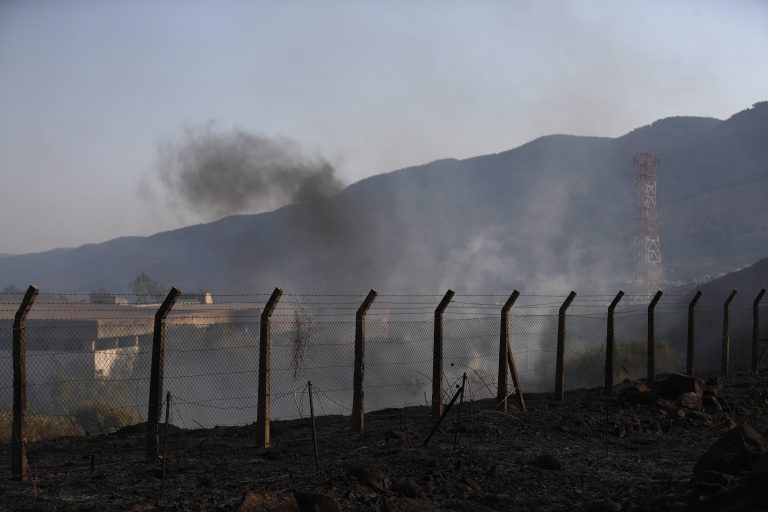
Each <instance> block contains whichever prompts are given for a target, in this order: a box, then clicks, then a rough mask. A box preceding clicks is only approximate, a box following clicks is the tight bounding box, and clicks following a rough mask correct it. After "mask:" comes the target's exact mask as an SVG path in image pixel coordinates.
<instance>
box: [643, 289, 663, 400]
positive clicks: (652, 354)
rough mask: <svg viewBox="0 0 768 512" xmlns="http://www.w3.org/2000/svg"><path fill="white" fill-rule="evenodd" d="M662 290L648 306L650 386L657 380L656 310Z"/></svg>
mask: <svg viewBox="0 0 768 512" xmlns="http://www.w3.org/2000/svg"><path fill="white" fill-rule="evenodd" d="M661 295H662V293H661V290H659V291H657V292H656V295H654V296H653V299H651V303H650V304H648V348H647V362H646V365H647V374H646V377H645V383H646V384H647V385H648V386H652V385H653V382H654V380H655V378H656V329H655V327H654V316H653V315H654V310H655V309H656V304H658V302H659V299H661Z"/></svg>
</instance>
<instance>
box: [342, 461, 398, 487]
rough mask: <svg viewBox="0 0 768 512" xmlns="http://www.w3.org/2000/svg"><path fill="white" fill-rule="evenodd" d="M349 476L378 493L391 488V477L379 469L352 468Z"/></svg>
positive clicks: (348, 472)
mask: <svg viewBox="0 0 768 512" xmlns="http://www.w3.org/2000/svg"><path fill="white" fill-rule="evenodd" d="M347 474H348V475H349V476H351V477H353V478H355V479H357V481H358V482H360V483H361V484H364V485H367V486H368V487H370V488H371V489H373V490H374V491H376V492H381V491H383V490H385V489H387V488H388V487H389V477H388V476H387V474H386V473H384V472H383V471H381V470H380V469H378V468H373V467H363V466H355V467H352V468H350V469H349V470H348V471H347Z"/></svg>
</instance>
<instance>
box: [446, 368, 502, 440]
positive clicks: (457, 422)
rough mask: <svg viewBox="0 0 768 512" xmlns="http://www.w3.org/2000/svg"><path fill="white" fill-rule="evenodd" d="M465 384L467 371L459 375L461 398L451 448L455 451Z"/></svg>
mask: <svg viewBox="0 0 768 512" xmlns="http://www.w3.org/2000/svg"><path fill="white" fill-rule="evenodd" d="M504 373H506V372H504ZM466 385H467V373H466V372H464V375H462V376H461V398H459V409H458V412H457V414H456V430H454V432H453V450H454V451H456V443H458V442H459V429H460V428H461V404H462V402H464V388H465V386H466Z"/></svg>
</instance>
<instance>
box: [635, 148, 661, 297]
mask: <svg viewBox="0 0 768 512" xmlns="http://www.w3.org/2000/svg"><path fill="white" fill-rule="evenodd" d="M633 164H634V167H635V172H636V194H637V196H636V204H637V228H636V229H637V230H636V232H635V242H634V262H633V263H634V271H633V275H632V288H633V294H634V295H635V296H636V297H637V299H638V300H641V301H642V300H644V299H648V298H650V297H651V296H652V295H653V294H654V293H656V291H657V290H659V289H661V286H662V281H663V279H664V271H663V270H664V269H663V267H662V259H661V240H660V239H661V237H660V233H659V212H658V210H657V208H656V207H657V201H656V169H657V168H658V166H659V157H658V156H657V155H656V154H655V153H637V154H636V155H634V158H633Z"/></svg>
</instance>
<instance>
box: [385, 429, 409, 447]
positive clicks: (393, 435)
mask: <svg viewBox="0 0 768 512" xmlns="http://www.w3.org/2000/svg"><path fill="white" fill-rule="evenodd" d="M390 439H392V440H394V441H397V442H398V443H400V444H402V443H405V442H406V441H407V440H408V433H407V432H404V431H402V430H395V429H391V430H387V432H386V433H385V434H384V440H385V441H386V442H387V443H388V442H389V440H390Z"/></svg>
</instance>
